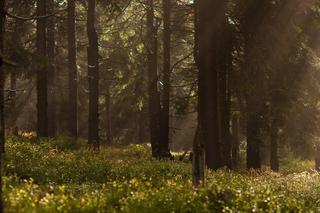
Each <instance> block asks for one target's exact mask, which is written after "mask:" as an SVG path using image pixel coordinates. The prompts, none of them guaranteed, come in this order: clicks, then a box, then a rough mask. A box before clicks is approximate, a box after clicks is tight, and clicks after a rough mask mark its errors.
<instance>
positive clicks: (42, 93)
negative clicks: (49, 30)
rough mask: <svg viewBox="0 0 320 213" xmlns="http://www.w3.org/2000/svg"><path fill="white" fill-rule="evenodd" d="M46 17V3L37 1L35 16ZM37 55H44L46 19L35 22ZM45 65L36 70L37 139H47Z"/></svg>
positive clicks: (42, 64) (46, 80)
mask: <svg viewBox="0 0 320 213" xmlns="http://www.w3.org/2000/svg"><path fill="white" fill-rule="evenodd" d="M45 15H46V2H45V1H44V0H37V16H45ZM36 43H37V55H38V56H39V57H43V56H45V55H46V50H47V45H46V19H44V18H41V19H38V20H37V42H36ZM44 64H46V63H43V62H42V63H41V65H40V66H39V67H38V68H37V111H38V113H37V120H38V122H37V134H38V137H48V88H47V83H48V76H47V68H46V65H44Z"/></svg>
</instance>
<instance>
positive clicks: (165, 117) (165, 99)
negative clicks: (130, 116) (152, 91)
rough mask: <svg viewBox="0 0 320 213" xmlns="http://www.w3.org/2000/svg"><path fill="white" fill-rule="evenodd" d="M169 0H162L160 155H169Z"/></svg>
mask: <svg viewBox="0 0 320 213" xmlns="http://www.w3.org/2000/svg"><path fill="white" fill-rule="evenodd" d="M170 16H171V0H163V81H162V83H163V95H162V109H161V127H160V135H161V139H160V142H161V157H170V156H171V154H170V150H169V141H170V140H169V132H170V125H169V123H170V87H171V86H170V76H171V69H170V64H171V24H170Z"/></svg>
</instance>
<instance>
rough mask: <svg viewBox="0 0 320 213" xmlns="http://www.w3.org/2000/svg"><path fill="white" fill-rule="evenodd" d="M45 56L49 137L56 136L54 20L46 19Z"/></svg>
mask: <svg viewBox="0 0 320 213" xmlns="http://www.w3.org/2000/svg"><path fill="white" fill-rule="evenodd" d="M47 4H48V14H53V13H54V0H48V1H47ZM47 27H48V28H47V56H48V60H49V65H48V94H49V96H48V134H49V136H51V137H54V136H56V134H57V120H56V114H57V112H56V106H57V103H56V80H55V38H54V36H55V35H54V34H55V33H54V32H55V18H54V17H50V18H48V22H47Z"/></svg>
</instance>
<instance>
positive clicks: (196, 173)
mask: <svg viewBox="0 0 320 213" xmlns="http://www.w3.org/2000/svg"><path fill="white" fill-rule="evenodd" d="M201 135H202V134H201V127H200V126H198V127H197V130H196V135H195V138H194V141H193V156H192V177H193V185H194V186H195V187H198V186H199V185H200V184H202V185H203V186H204V185H205V149H204V144H203V143H202V141H203V140H202V139H201V138H200V137H201Z"/></svg>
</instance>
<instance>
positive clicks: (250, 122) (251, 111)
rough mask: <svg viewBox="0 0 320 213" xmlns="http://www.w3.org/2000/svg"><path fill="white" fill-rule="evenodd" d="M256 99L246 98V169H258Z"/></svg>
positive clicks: (258, 126) (257, 106)
mask: <svg viewBox="0 0 320 213" xmlns="http://www.w3.org/2000/svg"><path fill="white" fill-rule="evenodd" d="M256 100H257V98H256V97H247V168H248V169H260V168H261V156H260V147H261V142H262V138H261V137H262V135H261V131H262V130H261V114H260V113H259V103H257V101H256Z"/></svg>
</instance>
